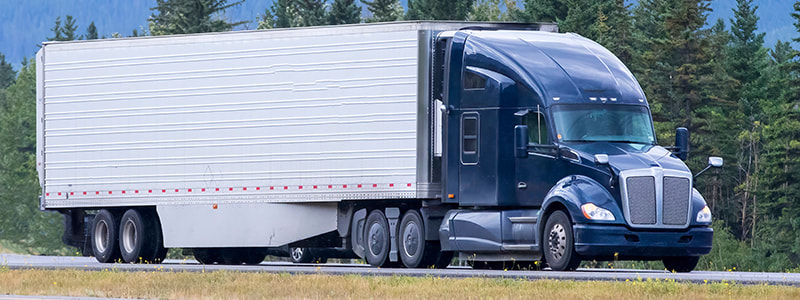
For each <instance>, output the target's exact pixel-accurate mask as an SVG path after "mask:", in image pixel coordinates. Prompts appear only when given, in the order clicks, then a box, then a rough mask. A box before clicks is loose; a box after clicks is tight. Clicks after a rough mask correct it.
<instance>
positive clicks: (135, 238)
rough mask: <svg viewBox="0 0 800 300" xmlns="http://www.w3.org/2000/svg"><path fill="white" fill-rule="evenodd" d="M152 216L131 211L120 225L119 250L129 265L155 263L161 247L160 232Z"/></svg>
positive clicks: (136, 210) (134, 210) (126, 213)
mask: <svg viewBox="0 0 800 300" xmlns="http://www.w3.org/2000/svg"><path fill="white" fill-rule="evenodd" d="M150 219H152V218H151V216H150V214H147V213H142V212H140V210H139V209H135V208H132V209H129V210H127V211H126V212H125V214H123V215H122V219H121V220H120V223H119V224H120V225H119V249H120V254H121V255H122V260H124V261H125V262H127V263H153V262H155V259H156V255H157V254H158V252H159V250H160V249H159V248H163V247H159V246H161V239H160V238H159V237H158V236H160V235H161V231H160V230H156V229H157V228H155V227H156V226H155V224H154V222H153V221H152V220H150Z"/></svg>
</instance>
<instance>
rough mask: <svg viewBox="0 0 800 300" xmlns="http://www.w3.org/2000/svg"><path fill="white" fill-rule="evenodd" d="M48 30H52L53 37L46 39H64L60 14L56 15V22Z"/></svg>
mask: <svg viewBox="0 0 800 300" xmlns="http://www.w3.org/2000/svg"><path fill="white" fill-rule="evenodd" d="M50 31H51V32H53V37H49V38H47V40H48V41H65V39H64V32H63V30H62V29H61V16H58V17H56V24H55V25H53V27H52V28H50Z"/></svg>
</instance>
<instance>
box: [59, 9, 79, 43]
mask: <svg viewBox="0 0 800 300" xmlns="http://www.w3.org/2000/svg"><path fill="white" fill-rule="evenodd" d="M77 30H78V25H75V19H74V18H72V16H70V15H67V18H66V19H65V20H64V26H62V27H61V34H62V35H63V36H64V40H65V41H74V40H80V39H81V38H82V37H81V36H80V35H75V32H76V31H77Z"/></svg>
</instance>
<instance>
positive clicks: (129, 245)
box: [122, 220, 139, 253]
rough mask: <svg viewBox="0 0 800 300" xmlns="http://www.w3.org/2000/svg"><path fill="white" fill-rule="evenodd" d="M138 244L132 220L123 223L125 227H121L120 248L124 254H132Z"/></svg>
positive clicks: (134, 224)
mask: <svg viewBox="0 0 800 300" xmlns="http://www.w3.org/2000/svg"><path fill="white" fill-rule="evenodd" d="M138 242H139V238H138V237H137V236H136V223H134V222H133V220H127V221H125V225H123V227H122V248H124V250H125V253H132V252H133V251H134V249H135V248H136V244H137V243H138Z"/></svg>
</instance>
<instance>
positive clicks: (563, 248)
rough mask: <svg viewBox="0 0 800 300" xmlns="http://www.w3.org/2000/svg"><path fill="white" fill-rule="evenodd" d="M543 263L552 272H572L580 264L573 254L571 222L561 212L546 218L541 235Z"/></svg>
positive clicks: (555, 212)
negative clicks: (544, 262) (545, 262)
mask: <svg viewBox="0 0 800 300" xmlns="http://www.w3.org/2000/svg"><path fill="white" fill-rule="evenodd" d="M542 242H543V243H542V244H543V247H544V249H542V250H543V252H544V258H545V261H547V263H548V264H549V265H550V268H551V269H552V270H553V271H572V270H575V269H577V268H578V265H580V263H581V258H580V255H578V253H577V252H575V238H574V235H573V234H572V221H570V218H569V216H568V215H567V213H565V212H564V211H563V210H557V211H554V212H553V213H552V214H550V216H549V217H548V218H547V223H545V226H544V232H543V234H542Z"/></svg>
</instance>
